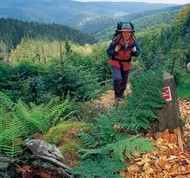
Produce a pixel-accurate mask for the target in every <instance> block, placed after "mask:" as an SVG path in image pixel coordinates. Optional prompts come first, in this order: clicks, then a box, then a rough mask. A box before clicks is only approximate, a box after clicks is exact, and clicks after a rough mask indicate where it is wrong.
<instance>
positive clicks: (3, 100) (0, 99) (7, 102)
mask: <svg viewBox="0 0 190 178" xmlns="http://www.w3.org/2000/svg"><path fill="white" fill-rule="evenodd" d="M0 104H2V106H3V107H4V108H6V109H7V110H8V111H12V110H13V109H14V102H12V101H11V99H10V98H9V97H8V96H7V95H6V94H5V93H3V92H1V91H0Z"/></svg>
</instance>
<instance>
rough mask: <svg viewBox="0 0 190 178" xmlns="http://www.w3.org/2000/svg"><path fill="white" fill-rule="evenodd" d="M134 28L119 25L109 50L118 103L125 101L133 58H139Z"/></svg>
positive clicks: (124, 23)
mask: <svg viewBox="0 0 190 178" xmlns="http://www.w3.org/2000/svg"><path fill="white" fill-rule="evenodd" d="M134 32H135V30H134V26H133V24H132V23H131V22H123V23H122V24H121V23H120V24H119V23H118V24H117V30H116V32H115V34H114V36H113V39H112V42H111V43H110V45H109V48H108V49H107V51H106V52H107V54H108V56H109V57H110V58H109V64H110V65H111V66H112V74H113V86H114V92H115V99H116V101H119V100H123V99H124V91H125V90H126V85H127V82H128V75H129V70H130V69H131V58H132V56H135V57H137V56H139V54H140V48H139V45H138V43H137V42H136V40H135V37H134Z"/></svg>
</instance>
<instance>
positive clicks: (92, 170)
mask: <svg viewBox="0 0 190 178" xmlns="http://www.w3.org/2000/svg"><path fill="white" fill-rule="evenodd" d="M125 167H126V165H125V164H124V163H121V162H119V161H118V160H116V159H115V158H105V159H99V160H92V159H89V160H88V159H87V160H86V161H85V162H83V163H82V164H81V165H80V166H78V167H76V168H73V169H71V170H70V172H72V173H74V174H77V175H81V176H84V177H86V178H96V177H102V178H117V177H118V178H119V177H121V176H119V174H118V170H120V169H121V168H125Z"/></svg>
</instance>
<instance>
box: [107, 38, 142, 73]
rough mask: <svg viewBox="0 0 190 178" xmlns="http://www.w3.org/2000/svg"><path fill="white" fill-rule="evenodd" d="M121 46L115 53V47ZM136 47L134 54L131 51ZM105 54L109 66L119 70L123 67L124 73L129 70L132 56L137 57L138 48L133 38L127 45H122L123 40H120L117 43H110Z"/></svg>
mask: <svg viewBox="0 0 190 178" xmlns="http://www.w3.org/2000/svg"><path fill="white" fill-rule="evenodd" d="M118 44H119V45H121V48H120V50H119V51H118V52H116V51H115V46H116V45H118ZM134 46H135V47H136V49H137V50H136V52H133V51H132V50H131V49H132V48H133V47H134ZM107 54H108V56H109V57H110V59H109V64H110V65H111V66H114V67H117V68H121V66H122V67H123V70H124V71H127V70H129V69H131V59H132V56H136V57H137V56H138V55H139V54H140V48H139V45H138V43H137V42H136V41H135V39H134V38H133V37H130V38H129V41H128V43H127V44H124V39H123V38H121V39H120V40H119V41H118V42H117V43H115V42H111V43H110V46H109V48H108V49H107Z"/></svg>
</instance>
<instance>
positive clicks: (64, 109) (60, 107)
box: [48, 99, 77, 126]
mask: <svg viewBox="0 0 190 178" xmlns="http://www.w3.org/2000/svg"><path fill="white" fill-rule="evenodd" d="M76 112H77V111H76V110H74V111H72V108H71V103H70V102H69V100H68V99H66V100H65V101H64V102H63V103H61V104H57V105H56V106H53V107H52V108H51V109H50V112H49V115H48V117H49V118H52V125H53V126H55V125H57V124H58V123H62V122H64V121H65V120H66V119H68V118H69V117H70V116H72V115H74V114H75V113H76Z"/></svg>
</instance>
